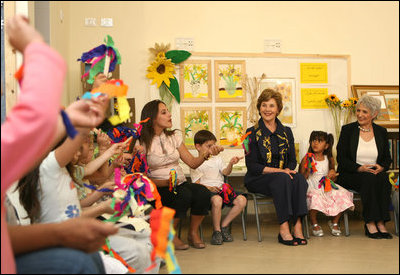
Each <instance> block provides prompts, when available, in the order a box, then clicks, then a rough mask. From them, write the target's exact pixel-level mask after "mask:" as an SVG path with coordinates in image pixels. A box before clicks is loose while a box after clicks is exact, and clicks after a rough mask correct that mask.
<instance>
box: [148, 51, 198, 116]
mask: <svg viewBox="0 0 400 275" xmlns="http://www.w3.org/2000/svg"><path fill="white" fill-rule="evenodd" d="M169 48H170V44H167V45H164V44H162V43H161V44H158V43H156V44H155V46H154V48H149V51H150V53H151V61H150V62H151V63H150V66H148V67H147V75H146V77H147V78H148V79H151V80H152V83H151V84H156V85H157V88H159V90H160V98H161V100H162V101H164V103H165V104H166V105H167V107H168V109H169V110H171V106H172V101H173V98H175V100H176V101H177V102H178V103H180V101H181V98H180V95H179V83H178V81H177V80H176V77H175V76H174V74H175V65H176V64H179V63H181V62H183V61H185V60H186V59H188V58H189V57H190V56H191V53H190V52H188V51H183V50H169Z"/></svg>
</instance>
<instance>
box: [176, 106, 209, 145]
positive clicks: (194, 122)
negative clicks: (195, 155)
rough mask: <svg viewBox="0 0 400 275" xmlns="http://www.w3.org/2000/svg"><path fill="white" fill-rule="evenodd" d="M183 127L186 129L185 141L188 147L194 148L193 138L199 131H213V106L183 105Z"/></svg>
mask: <svg viewBox="0 0 400 275" xmlns="http://www.w3.org/2000/svg"><path fill="white" fill-rule="evenodd" d="M181 129H185V133H184V136H183V141H184V143H185V145H186V147H187V148H189V149H194V141H193V138H194V135H195V134H196V133H197V132H198V131H200V130H209V131H211V132H212V131H213V128H212V109H211V107H199V106H192V107H181Z"/></svg>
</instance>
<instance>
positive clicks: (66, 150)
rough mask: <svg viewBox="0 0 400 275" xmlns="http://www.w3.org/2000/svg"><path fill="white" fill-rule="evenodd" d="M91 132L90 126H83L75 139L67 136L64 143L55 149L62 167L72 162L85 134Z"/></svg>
mask: <svg viewBox="0 0 400 275" xmlns="http://www.w3.org/2000/svg"><path fill="white" fill-rule="evenodd" d="M88 133H89V128H82V129H80V130H79V134H78V135H76V136H75V138H74V139H71V138H67V139H66V140H65V141H64V143H63V144H62V145H61V146H59V147H58V148H57V149H56V150H55V153H54V154H55V157H56V160H57V162H58V165H60V167H61V168H62V167H65V166H66V165H67V164H68V163H70V162H71V161H72V159H73V157H74V155H75V153H76V152H77V151H78V150H79V148H80V146H81V145H82V143H83V141H84V139H85V136H86V135H87V134H88Z"/></svg>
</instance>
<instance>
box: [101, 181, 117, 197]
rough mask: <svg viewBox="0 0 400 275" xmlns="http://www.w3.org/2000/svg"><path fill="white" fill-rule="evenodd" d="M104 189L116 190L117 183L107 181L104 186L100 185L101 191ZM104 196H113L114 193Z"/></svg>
mask: <svg viewBox="0 0 400 275" xmlns="http://www.w3.org/2000/svg"><path fill="white" fill-rule="evenodd" d="M103 188H107V189H111V190H114V188H115V182H113V181H107V182H105V183H103V184H102V185H100V187H99V189H103ZM103 193H104V194H112V193H113V191H111V192H103Z"/></svg>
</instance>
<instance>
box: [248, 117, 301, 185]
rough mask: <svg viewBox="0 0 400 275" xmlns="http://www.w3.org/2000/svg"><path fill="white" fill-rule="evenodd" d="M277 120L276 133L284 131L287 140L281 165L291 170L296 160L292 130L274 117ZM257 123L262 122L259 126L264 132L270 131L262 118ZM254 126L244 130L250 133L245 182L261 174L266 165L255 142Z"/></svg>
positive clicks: (295, 164) (294, 166) (268, 132)
mask: <svg viewBox="0 0 400 275" xmlns="http://www.w3.org/2000/svg"><path fill="white" fill-rule="evenodd" d="M276 122H277V129H276V133H280V134H281V133H283V132H285V133H286V135H287V137H288V142H289V148H288V150H287V152H286V154H285V158H284V159H285V160H284V161H285V162H284V165H283V167H284V168H289V169H291V170H294V169H295V168H296V166H297V161H296V151H295V149H294V137H293V133H292V130H291V129H290V128H289V127H287V126H284V125H283V124H282V123H281V122H280V121H279V119H278V118H276ZM258 123H260V124H261V123H262V124H261V125H260V128H265V132H266V133H267V134H268V135H270V134H271V132H270V131H269V130H268V128H266V127H265V125H264V122H262V119H260V120H259V122H258ZM254 130H255V126H253V127H251V128H248V129H247V130H246V133H247V132H249V131H251V134H250V135H249V138H250V144H249V149H250V152H249V153H248V154H247V155H246V158H245V161H246V167H247V173H246V175H245V179H244V181H245V183H246V182H250V181H252V180H253V179H254V178H256V177H258V176H260V175H262V172H263V170H264V168H265V166H267V164H266V163H265V160H264V158H263V157H262V156H261V153H260V150H259V148H258V144H257V142H256V133H255V131H254Z"/></svg>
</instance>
